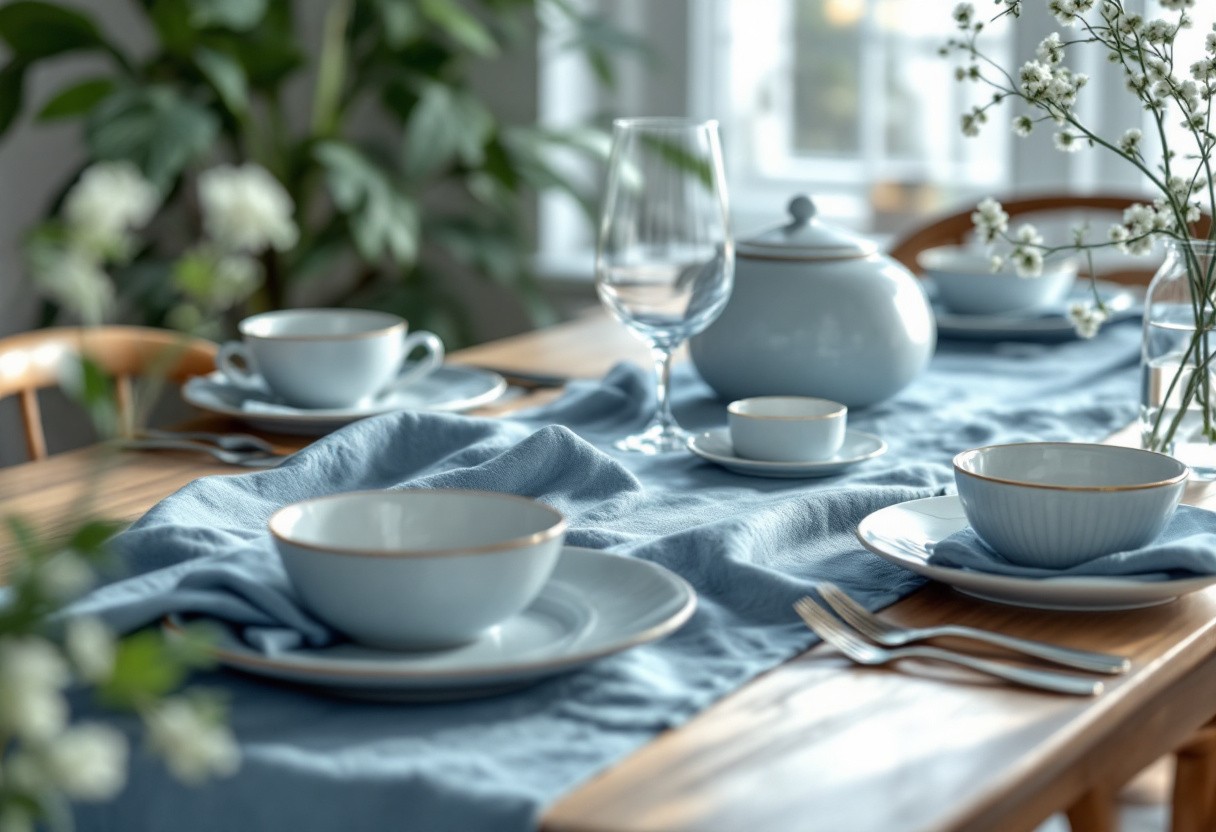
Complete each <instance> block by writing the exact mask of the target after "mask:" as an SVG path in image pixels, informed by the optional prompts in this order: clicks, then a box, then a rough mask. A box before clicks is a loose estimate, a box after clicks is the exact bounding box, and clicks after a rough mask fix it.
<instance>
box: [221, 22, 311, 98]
mask: <svg viewBox="0 0 1216 832" xmlns="http://www.w3.org/2000/svg"><path fill="white" fill-rule="evenodd" d="M228 47H229V50H230V51H231V52H232V54H233V55H235V56H236V58H237V60H239V61H240V62H241V66H242V67H244V69H245V75H246V76H247V77H248V79H249V85H250V86H251V87H253V88H254V89H259V90H273V89H277V88H278V86H279V85H280V84H282V83H283V82H284V81H286V80H287V78H288V77H289V76H290V75H291V73H293V72H295V71H296V70H297V69H298V68H300V67H301V66H303V65H304V63H305V58H304V54H303V53H302V52H301V51H300V46H299V44H298V42H297V41H296V35H295V28H294V23H293V22H292V16H291V5H290V4H276V5H275V6H273V7H271V8H270V10H269V11H268V12H267V13H266V16H265V18H264V19H263V21H262V23H261V24H260V25H258V26H257V27H255V28H254V29H252V30H250V31H248V32H244V33H242V34H241V36H240V37H234V38H232V39H231V40H230V41H229V42H228Z"/></svg>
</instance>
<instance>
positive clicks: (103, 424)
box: [59, 355, 118, 437]
mask: <svg viewBox="0 0 1216 832" xmlns="http://www.w3.org/2000/svg"><path fill="white" fill-rule="evenodd" d="M59 386H60V387H61V388H62V389H63V391H64V393H66V394H67V395H68V396H69V397H70V398H71V399H73V400H74V401H75V402H76V403H77V404H79V405H80V406H81V407H83V408H84V409H85V411H86V412H87V413H88V414H89V417H90V419H91V420H92V422H93V426H94V427H95V428H96V429H97V432H98V433H99V434H100V435H101V436H103V437H109V436H114V435H115V434H116V433H117V431H118V398H117V396H116V394H115V391H114V379H112V378H111V377H110V376H109V374H108V373H106V371H105V370H103V369H102V367H101V365H100V364H98V363H97V362H96V361H94V360H93V359H91V358H89V357H88V356H87V355H82V356H80V360H79V362H78V363H67V364H65V366H64V368H63V370H62V372H61V375H60V379H59Z"/></svg>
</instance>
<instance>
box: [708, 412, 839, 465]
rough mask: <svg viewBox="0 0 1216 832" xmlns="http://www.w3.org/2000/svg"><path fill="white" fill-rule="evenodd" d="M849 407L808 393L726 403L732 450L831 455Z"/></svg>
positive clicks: (780, 456) (794, 457)
mask: <svg viewBox="0 0 1216 832" xmlns="http://www.w3.org/2000/svg"><path fill="white" fill-rule="evenodd" d="M848 412H849V409H848V408H847V407H845V406H844V405H843V404H841V403H840V402H834V401H831V400H829V399H816V398H811V397H809V396H757V397H755V398H752V399H740V400H739V401H736V402H731V403H730V404H729V405H728V406H727V408H726V413H727V420H728V422H729V424H730V441H731V444H732V445H733V446H734V450H735V455H736V456H740V457H744V458H745V459H759V460H764V461H765V462H812V461H815V460H824V459H831V458H832V457H833V456H835V455H836V452H837V451H839V450H840V446H841V445H843V444H844V432H845V421H846V419H847V418H848Z"/></svg>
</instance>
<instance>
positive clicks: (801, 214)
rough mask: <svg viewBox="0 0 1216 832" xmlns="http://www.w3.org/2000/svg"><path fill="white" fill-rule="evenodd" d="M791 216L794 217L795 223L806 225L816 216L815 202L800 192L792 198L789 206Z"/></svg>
mask: <svg viewBox="0 0 1216 832" xmlns="http://www.w3.org/2000/svg"><path fill="white" fill-rule="evenodd" d="M786 210H788V211H789V212H790V216H791V217H793V218H794V225H805V224H806V223H807V222H809V221H810V219H811V218H812V217H814V216H815V203H814V202H812V201H811V198H810V197H809V196H807V195H805V194H799V195H798V196H796V197H794V198H793V199H791V200H790V204H789V208H788V209H786Z"/></svg>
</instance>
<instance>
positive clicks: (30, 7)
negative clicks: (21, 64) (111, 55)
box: [0, 0, 107, 61]
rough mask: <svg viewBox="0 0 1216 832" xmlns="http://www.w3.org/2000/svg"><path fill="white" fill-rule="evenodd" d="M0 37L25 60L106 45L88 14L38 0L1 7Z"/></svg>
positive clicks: (16, 54)
mask: <svg viewBox="0 0 1216 832" xmlns="http://www.w3.org/2000/svg"><path fill="white" fill-rule="evenodd" d="M0 38H3V39H4V41H5V42H6V43H7V44H8V47H9V49H10V50H12V53H13V55H14V56H16V57H17V58H20V59H22V60H24V61H32V60H35V59H37V58H46V57H49V56H51V55H59V54H62V53H64V52H75V51H77V50H81V49H106V48H107V45H106V42H105V39H104V38H102V36H101V32H100V31H98V29H97V25H96V24H95V23H93V21H92V19H91V18H89V17H88V16H87V15H85V14H82V13H81V12H79V11H76V10H74V9H70V8H65V7H63V6H60V5H54V4H52V3H43V2H38V0H17V2H15V3H8V4H6V5H4V6H0Z"/></svg>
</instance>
